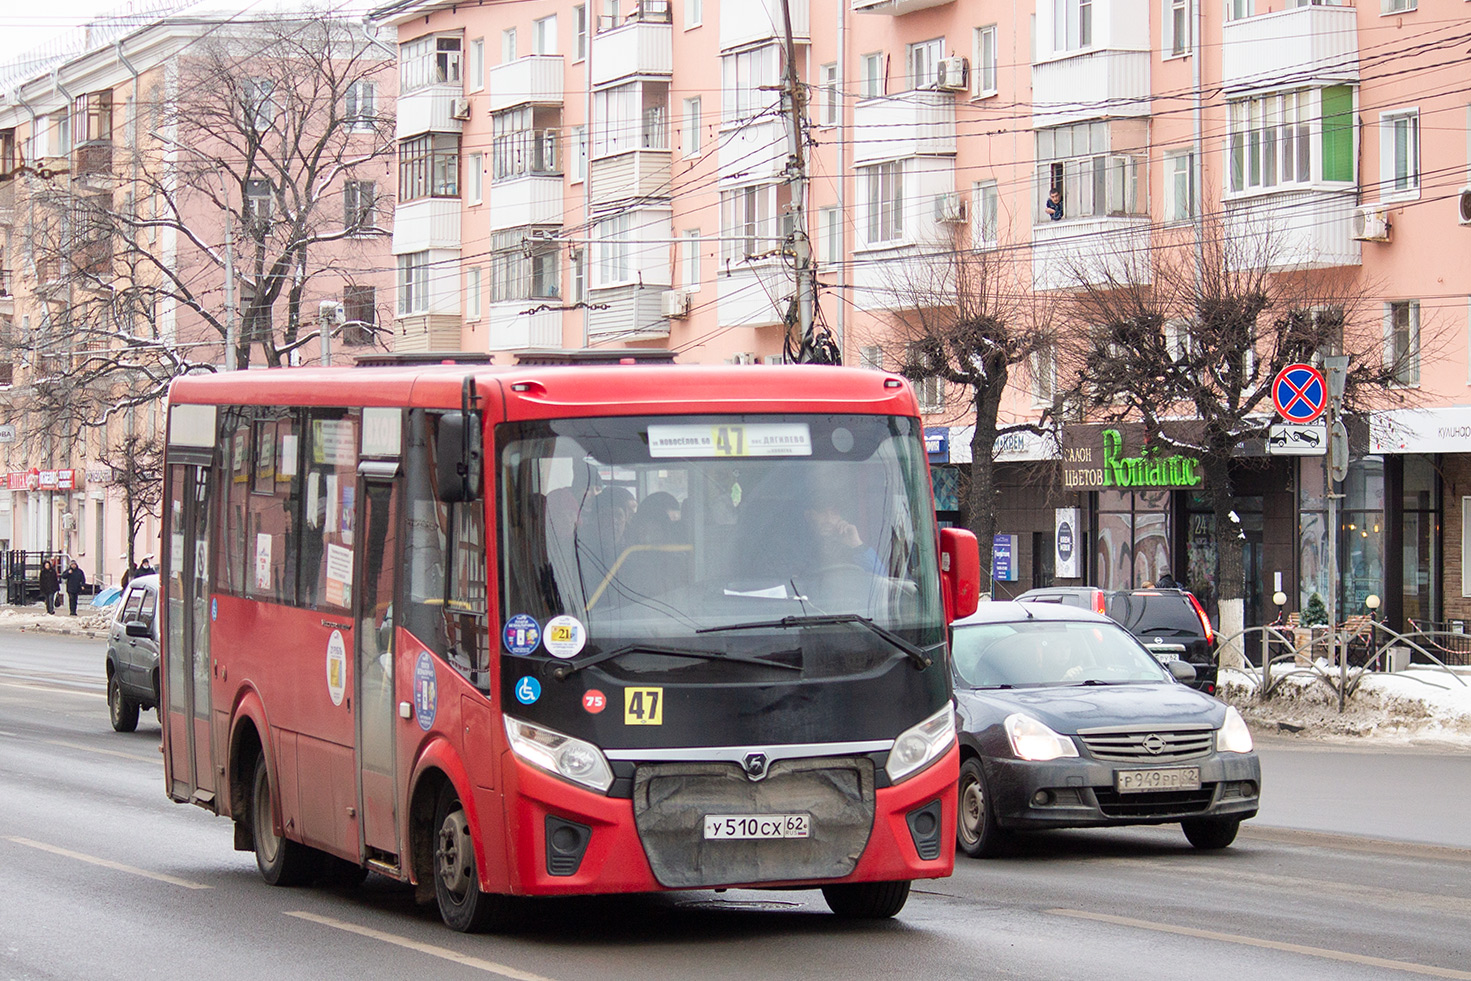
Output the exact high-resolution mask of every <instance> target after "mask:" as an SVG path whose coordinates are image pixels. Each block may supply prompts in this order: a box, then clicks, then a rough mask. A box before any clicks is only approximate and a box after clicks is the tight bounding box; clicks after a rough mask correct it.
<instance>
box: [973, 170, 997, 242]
mask: <svg viewBox="0 0 1471 981" xmlns="http://www.w3.org/2000/svg"><path fill="white" fill-rule="evenodd" d="M971 207H972V209H973V210H974V211H975V223H976V227H975V247H976V248H978V249H988V248H994V247H995V246H996V245H997V244H998V242H999V236H1000V232H1001V229H1000V210H1001V194H1000V190H999V189H998V187H997V184H996V182H995V181H980V182H978V183H977V184H976V185H975V187H974V188H973V189H972V193H971Z"/></svg>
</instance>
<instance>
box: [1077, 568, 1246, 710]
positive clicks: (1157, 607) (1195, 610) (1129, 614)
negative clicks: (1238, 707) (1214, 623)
mask: <svg viewBox="0 0 1471 981" xmlns="http://www.w3.org/2000/svg"><path fill="white" fill-rule="evenodd" d="M1104 612H1105V613H1107V614H1108V616H1109V617H1110V618H1111V619H1114V620H1117V621H1118V622H1119V623H1121V624H1123V625H1124V628H1125V629H1126V630H1128V631H1129V633H1131V634H1133V635H1134V636H1135V637H1138V638H1139V642H1140V643H1142V644H1143V645H1144V646H1145V647H1147V648H1149V652H1150V653H1151V654H1153V655H1154V656H1155V657H1157V658H1159V660H1160V661H1162V662H1165V663H1168V662H1170V661H1177V660H1178V661H1188V662H1189V663H1190V665H1191V666H1192V667H1194V668H1195V680H1194V681H1193V682H1191V683H1190V684H1191V686H1192V687H1194V688H1198V689H1200V690H1201V691H1203V692H1205V693H1206V694H1207V695H1214V694H1215V693H1216V671H1217V651H1216V648H1217V646H1218V645H1219V640H1218V638H1217V637H1216V632H1215V631H1214V630H1213V629H1211V622H1210V618H1209V617H1207V616H1206V615H1205V609H1204V608H1203V607H1202V606H1201V605H1200V601H1199V600H1198V599H1196V598H1195V595H1194V594H1193V593H1191V592H1190V591H1189V590H1186V589H1158V588H1156V589H1130V590H1120V591H1119V592H1114V593H1109V594H1108V597H1107V601H1106V609H1105V610H1104Z"/></svg>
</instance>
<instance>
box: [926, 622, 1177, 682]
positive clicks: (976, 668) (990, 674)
mask: <svg viewBox="0 0 1471 981" xmlns="http://www.w3.org/2000/svg"><path fill="white" fill-rule="evenodd" d="M951 656H952V658H953V659H954V664H955V671H956V673H957V674H958V675H959V676H960V678H961V680H962V681H963V682H964V683H965V684H966V685H969V686H970V687H972V688H1020V687H1029V686H1035V685H1080V684H1121V683H1127V682H1169V681H1171V680H1172V679H1171V676H1170V674H1169V673H1168V672H1167V671H1165V670H1164V668H1162V667H1161V666H1160V664H1159V662H1158V661H1156V660H1155V659H1154V658H1153V657H1152V656H1151V655H1150V654H1149V652H1148V651H1146V650H1145V649H1144V648H1143V647H1141V646H1139V642H1138V641H1136V640H1135V639H1134V638H1133V637H1132V636H1130V635H1129V634H1128V633H1127V632H1125V631H1124V630H1123V629H1122V628H1120V627H1119V626H1117V625H1116V624H1112V623H1094V622H1087V621H1067V620H1022V621H1018V622H1015V623H977V624H971V625H968V626H957V627H956V628H955V639H954V642H953V643H952V645H951Z"/></svg>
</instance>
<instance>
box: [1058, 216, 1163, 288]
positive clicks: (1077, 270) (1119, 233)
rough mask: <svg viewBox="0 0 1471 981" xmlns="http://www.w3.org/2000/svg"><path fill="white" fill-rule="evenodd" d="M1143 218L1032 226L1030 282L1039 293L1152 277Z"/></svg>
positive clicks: (1148, 226) (1148, 229)
mask: <svg viewBox="0 0 1471 981" xmlns="http://www.w3.org/2000/svg"><path fill="white" fill-rule="evenodd" d="M1150 254H1151V253H1150V221H1149V219H1148V218H1147V217H1143V216H1139V217H1109V218H1083V219H1080V220H1077V221H1060V222H1056V223H1049V224H1046V225H1034V226H1033V227H1032V278H1033V281H1034V283H1035V286H1036V288H1037V289H1039V290H1058V289H1066V288H1069V287H1072V286H1077V285H1079V284H1080V283H1103V282H1108V281H1110V280H1113V281H1117V282H1122V283H1127V282H1131V281H1140V282H1147V281H1148V280H1149V278H1150V272H1149V268H1150V267H1149V263H1150Z"/></svg>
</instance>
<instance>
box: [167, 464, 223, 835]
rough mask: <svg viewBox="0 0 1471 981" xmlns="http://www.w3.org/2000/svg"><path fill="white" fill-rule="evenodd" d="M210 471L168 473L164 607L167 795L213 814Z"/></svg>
mask: <svg viewBox="0 0 1471 981" xmlns="http://www.w3.org/2000/svg"><path fill="white" fill-rule="evenodd" d="M208 496H209V468H208V467H204V466H196V465H192V464H187V463H183V464H174V465H173V466H172V467H170V472H169V500H168V508H169V513H168V537H167V538H166V539H165V541H164V559H163V575H164V576H166V577H167V578H166V580H165V582H164V583H163V590H164V591H166V595H167V604H168V677H167V679H166V686H167V689H168V695H167V700H168V704H167V706H166V707H164V708H163V709H161V711H166V712H167V713H168V725H167V726H166V727H165V728H164V733H165V740H166V743H167V745H166V746H165V754H166V757H167V759H168V764H169V795H170V796H171V797H173V798H174V799H175V800H181V801H192V802H194V803H196V804H201V805H203V806H205V807H208V808H210V809H211V810H214V811H218V810H219V806H218V804H217V803H216V801H215V791H216V784H215V763H214V754H213V751H212V746H211V739H210V657H209V603H210V591H209V499H208Z"/></svg>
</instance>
